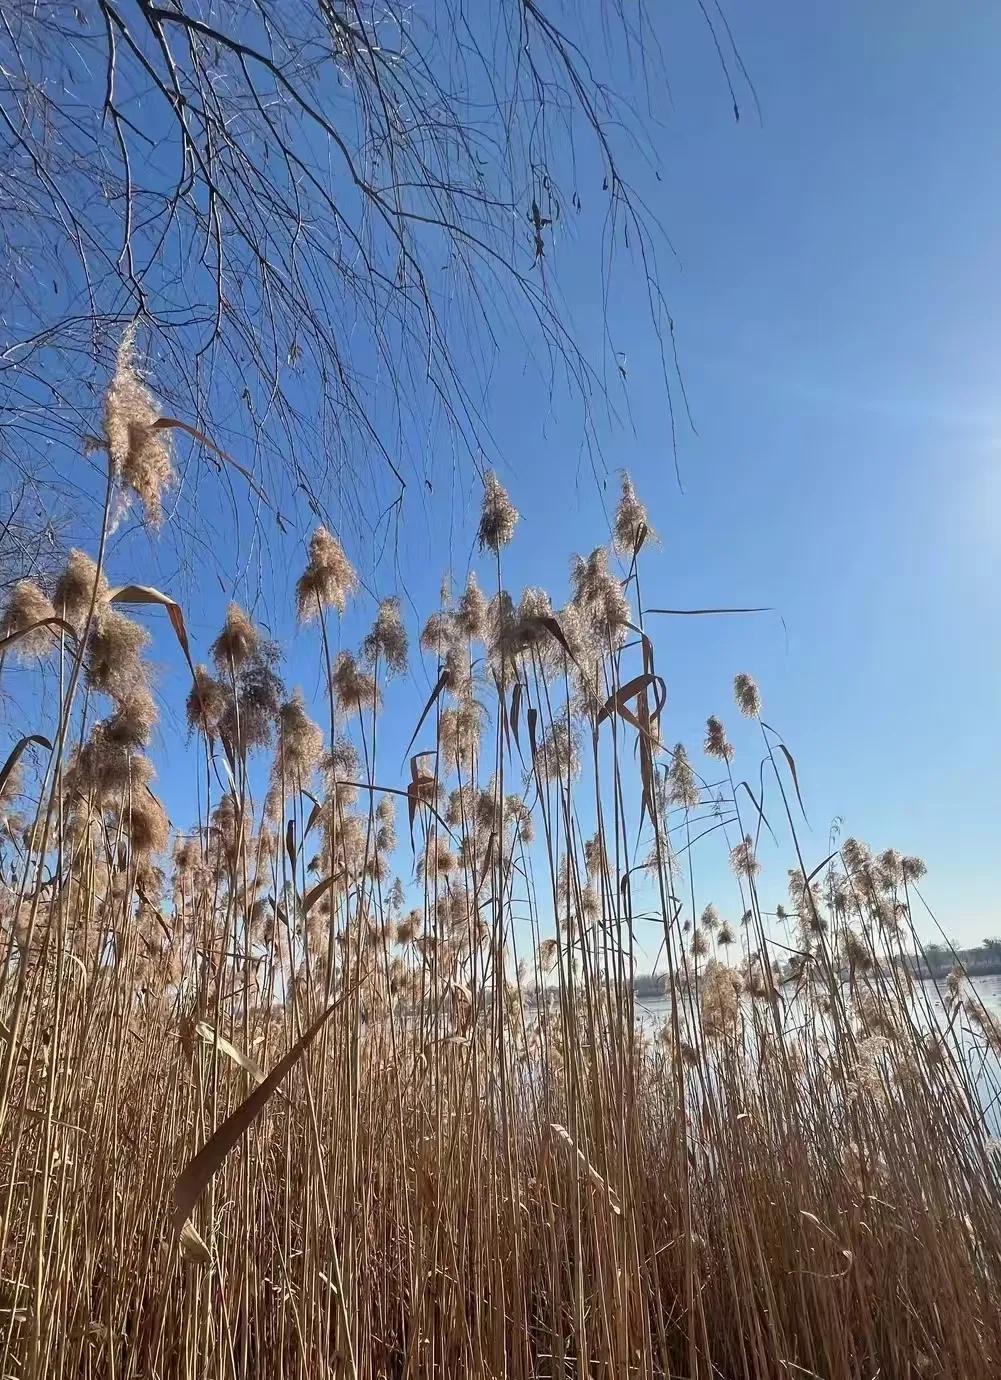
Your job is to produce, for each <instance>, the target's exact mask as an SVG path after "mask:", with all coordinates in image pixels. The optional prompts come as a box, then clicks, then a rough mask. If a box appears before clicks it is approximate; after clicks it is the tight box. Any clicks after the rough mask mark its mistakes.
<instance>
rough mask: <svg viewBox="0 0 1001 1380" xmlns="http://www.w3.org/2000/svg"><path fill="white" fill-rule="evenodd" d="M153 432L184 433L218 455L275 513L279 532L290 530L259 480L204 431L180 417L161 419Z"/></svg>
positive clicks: (155, 424) (154, 424)
mask: <svg viewBox="0 0 1001 1380" xmlns="http://www.w3.org/2000/svg"><path fill="white" fill-rule="evenodd" d="M153 430H154V431H183V432H184V433H185V434H186V435H188V436H190V437H192V439H193V440H195V441H197V442H198V443H199V445H202V446H204V447H205V448H206V450H210V451H211V452H212V453H213V454H214V455H218V456H219V458H220V460H225V461H226V464H227V465H232V466H233V468H234V470H236V471H238V473H240V474H242V475H243V477H244V479H245V480H246V481H247V483H248V484H249V485H250V487H251V489H252V491H253V492H254V493H255V494H256V495H257V497H258V498H259V499H260V500H261V502H262V503H263V504H264V506H265V507H266V508H269V509H270V510H271V512H272V513H274V515H275V522H277V524H278V527H279V530H280V531H282V532H286V531H287V530H288V528H287V527H286V525H285V520H284V518H283V517H282V515H281V513H280V512H279V511H278V509H277V508H276V507H275V506H274V504H273V503H272V502H271V500H270V499H269V498H268V496H267V494H266V493H265V492H264V490H263V489H262V488H261V486H260V484H258V482H257V480H256V479H255V478H254V476H253V475H252V474H251V473H250V471H249V470H248V469H247V467H246V466H245V465H241V464H240V462H239V460H234V459H233V457H232V455H228V454H227V453H226V451H224V450H220V448H219V447H218V446H217V445H216V443H215V442H214V441H210V440H209V438H208V437H207V436H206V435H205V433H204V431H199V430H198V429H197V428H196V427H193V426H190V425H189V424H188V423H187V422H182V421H181V420H180V419H179V418H178V417H161V418H159V420H158V421H155V422H154V423H153Z"/></svg>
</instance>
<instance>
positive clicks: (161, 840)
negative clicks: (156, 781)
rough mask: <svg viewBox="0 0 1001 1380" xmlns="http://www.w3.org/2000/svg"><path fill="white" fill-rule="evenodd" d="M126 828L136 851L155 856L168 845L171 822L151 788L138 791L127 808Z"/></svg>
mask: <svg viewBox="0 0 1001 1380" xmlns="http://www.w3.org/2000/svg"><path fill="white" fill-rule="evenodd" d="M125 828H126V831H127V833H128V836H129V840H130V842H131V844H132V849H133V852H135V853H138V854H142V855H146V856H155V855H157V854H159V853H162V852H163V851H164V849H165V848H166V847H167V839H168V837H169V835H170V822H169V820H168V819H167V814H166V811H165V810H164V808H163V806H162V805H161V804H160V802H159V800H157V798H156V796H155V795H154V794H153V793H152V791H150V790H146V791H143V792H138V793H137V794H136V795H135V796H134V797H133V799H132V801H131V803H130V804H129V806H128V807H127V808H126V814H125Z"/></svg>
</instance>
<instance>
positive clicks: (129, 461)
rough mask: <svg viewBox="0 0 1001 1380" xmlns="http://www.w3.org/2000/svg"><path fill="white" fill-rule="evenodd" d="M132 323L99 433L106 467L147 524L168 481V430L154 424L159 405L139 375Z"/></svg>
mask: <svg viewBox="0 0 1001 1380" xmlns="http://www.w3.org/2000/svg"><path fill="white" fill-rule="evenodd" d="M135 338H136V328H135V325H132V326H130V327H129V328H128V330H127V331H126V332H125V334H124V335H123V336H122V343H121V344H120V345H119V347H118V356H117V359H116V362H115V372H114V375H113V376H112V379H111V382H110V383H109V385H108V391H107V393H106V394H105V395H104V439H105V441H106V443H107V447H108V455H109V457H110V460H111V466H112V470H113V472H114V473H115V475H117V477H118V478H119V479H120V480H121V481H122V483H123V484H125V485H126V486H127V487H128V488H130V489H132V490H133V491H134V492H135V493H136V494H137V496H138V497H139V499H140V501H141V503H142V505H143V508H144V510H145V513H146V517H147V519H148V521H149V522H150V523H151V524H152V526H154V527H157V526H159V524H160V522H161V521H162V519H163V493H164V491H165V490H166V489H168V488H169V487H170V485H171V484H172V483H173V482H174V467H173V465H172V463H171V455H170V439H169V438H170V433H169V431H167V430H166V429H162V428H157V425H156V423H157V422H158V421H159V419H160V409H159V407H158V406H157V403H156V399H155V398H154V397H153V394H152V393H151V392H150V390H149V389H148V388H147V386H146V384H145V383H144V382H143V380H142V379H141V378H140V377H139V374H138V372H137V370H136V362H135V343H136V339H135Z"/></svg>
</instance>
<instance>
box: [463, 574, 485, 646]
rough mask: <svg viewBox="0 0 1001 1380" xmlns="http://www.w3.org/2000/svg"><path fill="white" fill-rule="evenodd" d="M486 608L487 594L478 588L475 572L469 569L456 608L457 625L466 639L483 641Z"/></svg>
mask: <svg viewBox="0 0 1001 1380" xmlns="http://www.w3.org/2000/svg"><path fill="white" fill-rule="evenodd" d="M488 609H489V604H488V602H487V596H486V595H485V594H484V593H483V591H482V589H480V585H479V581H478V580H477V578H476V572H475V571H473V570H471V571H470V572H469V578H468V579H467V580H466V588H465V589H464V590H463V591H462V594H461V596H460V598H459V607H458V608H457V610H456V624H457V627H458V628H459V630H460V632H461V633H462V635H463V637H465V638H466V639H467V641H469V642H482V641H483V639H484V637H485V636H486V633H487V617H488Z"/></svg>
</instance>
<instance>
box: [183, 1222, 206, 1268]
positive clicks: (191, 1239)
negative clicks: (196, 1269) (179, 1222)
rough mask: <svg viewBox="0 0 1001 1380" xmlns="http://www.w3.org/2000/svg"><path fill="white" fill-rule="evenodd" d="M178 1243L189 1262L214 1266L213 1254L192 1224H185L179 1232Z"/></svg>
mask: <svg viewBox="0 0 1001 1380" xmlns="http://www.w3.org/2000/svg"><path fill="white" fill-rule="evenodd" d="M178 1241H179V1242H180V1245H181V1250H182V1252H183V1253H184V1255H186V1256H187V1258H188V1259H189V1260H193V1261H194V1262H195V1264H196V1265H211V1264H212V1252H211V1251H210V1250H209V1248H208V1246H206V1244H205V1242H204V1241H203V1240H202V1238H201V1237H200V1236H199V1234H198V1232H197V1231H196V1230H195V1228H194V1227H193V1226H192V1225H191V1223H190V1222H185V1223H184V1225H183V1226H182V1227H181V1229H180V1231H179V1232H178Z"/></svg>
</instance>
